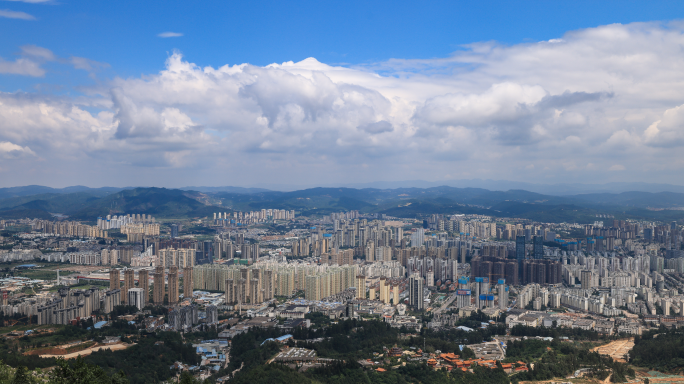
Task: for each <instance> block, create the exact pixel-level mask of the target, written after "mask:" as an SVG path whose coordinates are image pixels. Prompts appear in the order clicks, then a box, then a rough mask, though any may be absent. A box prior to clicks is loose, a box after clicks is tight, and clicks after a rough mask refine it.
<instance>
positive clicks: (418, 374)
mask: <svg viewBox="0 0 684 384" xmlns="http://www.w3.org/2000/svg"><path fill="white" fill-rule="evenodd" d="M231 382H232V383H237V384H267V383H268V384H271V383H276V384H279V383H282V384H312V383H326V384H357V383H360V384H408V383H421V384H443V383H446V384H466V383H467V384H508V383H510V380H509V378H508V375H507V374H506V373H505V372H504V371H503V369H501V368H496V369H489V368H483V367H475V368H474V372H473V373H470V372H462V371H460V370H454V371H452V372H451V373H449V372H447V371H446V370H439V371H435V370H433V369H432V368H429V367H428V366H427V365H425V364H410V365H406V366H403V367H399V368H397V369H392V370H388V371H387V372H377V371H374V370H363V369H361V368H360V367H359V366H358V364H356V363H346V364H342V363H340V364H333V365H329V366H325V367H322V368H316V369H310V370H308V371H306V372H305V373H299V372H297V371H295V370H293V369H291V368H288V367H286V366H283V365H279V364H269V365H261V366H258V367H255V368H254V369H252V370H250V371H248V372H245V373H244V374H242V375H238V376H237V377H236V378H235V379H234V380H233V381H231Z"/></svg>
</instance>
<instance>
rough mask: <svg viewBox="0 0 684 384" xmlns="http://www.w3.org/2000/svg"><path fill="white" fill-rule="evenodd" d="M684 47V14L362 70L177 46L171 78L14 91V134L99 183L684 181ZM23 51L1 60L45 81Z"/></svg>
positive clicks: (37, 154)
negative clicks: (210, 63)
mask: <svg viewBox="0 0 684 384" xmlns="http://www.w3.org/2000/svg"><path fill="white" fill-rule="evenodd" d="M160 36H161V34H160ZM683 44H684V24H681V23H669V24H663V23H634V24H628V25H620V24H614V25H606V26H601V27H597V28H590V29H583V30H577V31H572V32H568V33H566V34H565V35H564V36H562V38H560V39H554V40H551V41H542V42H536V43H525V44H518V45H512V46H504V45H499V44H496V43H476V44H472V45H469V46H466V47H463V49H462V50H460V51H458V52H456V53H454V54H453V55H451V56H449V57H446V58H441V59H431V60H401V59H393V60H389V61H386V62H382V63H373V64H369V65H360V66H352V67H339V66H331V65H328V64H324V63H320V62H318V61H317V60H316V59H314V58H308V59H305V60H302V61H299V62H285V63H281V64H271V65H268V66H265V67H258V66H254V65H250V64H240V65H225V66H222V67H219V68H213V67H200V66H198V65H196V64H193V63H192V62H191V61H190V59H188V58H184V57H183V56H182V54H181V53H177V52H176V53H173V54H172V55H171V56H169V57H168V59H167V61H166V64H165V68H164V69H163V70H162V71H160V72H159V73H156V74H148V75H145V76H142V77H139V78H125V79H124V78H115V79H113V80H111V81H109V82H108V83H106V84H105V85H102V86H99V87H98V88H97V89H92V90H91V92H90V93H89V94H90V96H88V97H80V98H68V97H64V98H50V97H45V96H41V95H32V94H24V93H4V94H0V126H3V127H7V128H6V129H3V130H2V131H0V143H9V144H11V145H12V146H11V147H10V146H8V145H9V144H4V145H6V146H7V148H15V147H14V146H17V147H18V148H22V151H24V150H23V149H24V148H26V150H25V151H31V153H32V155H31V156H14V157H13V158H12V160H11V161H15V162H17V164H20V163H21V164H24V166H26V164H30V166H32V167H33V168H32V169H35V175H45V177H56V176H54V175H55V173H54V172H52V173H50V172H48V170H50V169H51V167H52V168H57V167H60V170H59V172H57V174H58V175H59V176H60V177H63V178H67V179H69V180H70V181H69V182H66V184H70V183H71V184H73V183H77V182H80V183H84V182H85V181H79V179H77V178H76V177H77V176H76V173H78V174H80V175H83V174H89V176H88V177H91V180H97V181H96V182H95V184H100V185H102V184H110V185H116V184H120V185H124V184H134V183H146V184H150V183H155V184H157V185H170V186H181V185H190V184H192V185H198V184H202V185H252V184H258V183H264V182H273V183H288V184H323V183H325V184H327V183H348V182H365V181H374V180H414V179H428V180H443V179H461V178H493V179H509V180H519V181H534V182H570V181H575V182H605V181H633V180H639V181H658V182H670V183H678V180H679V179H681V176H684V174H683V173H684V172H683V171H682V170H684V167H683V165H684V164H682V163H683V162H684V156H682V155H681V154H680V153H681V152H682V151H681V147H682V146H684V127H683V124H684V87H682V85H683V84H684V71H682V70H681V63H682V62H684V51H682V50H681V49H680V47H681V46H682V45H683ZM22 50H23V52H24V59H26V60H35V61H36V62H40V60H43V61H50V60H55V59H54V58H53V56H51V55H52V53H51V52H50V51H48V50H42V49H38V47H32V46H29V47H23V48H22ZM75 59H76V58H72V59H71V63H72V65H74V66H76V68H79V67H80V68H83V69H88V68H93V67H94V64H90V63H89V61H79V60H75ZM19 60H23V59H18V60H17V62H6V61H0V72H2V73H18V74H25V75H29V76H42V75H43V73H42V72H41V69H40V67H37V68H33V69H31V67H30V66H27V65H26V64H25V63H19ZM83 60H87V59H83ZM12 71H14V72H12ZM13 151H15V152H16V151H19V150H18V149H13ZM69 166H71V169H72V170H73V174H72V173H70V172H67V171H65V169H66V168H67V167H69ZM10 168H11V167H3V172H11V170H10V171H8V169H10ZM31 175H34V174H33V173H29V176H30V177H33V176H31ZM105 175H106V176H105ZM29 176H27V177H29ZM36 182H37V181H36ZM17 183H20V182H17ZM15 184H16V183H15Z"/></svg>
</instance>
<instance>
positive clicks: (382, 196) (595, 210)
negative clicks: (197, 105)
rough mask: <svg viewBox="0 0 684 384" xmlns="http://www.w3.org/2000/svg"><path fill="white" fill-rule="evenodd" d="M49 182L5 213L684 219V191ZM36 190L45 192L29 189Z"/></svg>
mask: <svg viewBox="0 0 684 384" xmlns="http://www.w3.org/2000/svg"><path fill="white" fill-rule="evenodd" d="M45 188H46V187H40V186H29V187H21V188H15V189H11V190H12V191H10V192H8V194H13V195H19V196H12V197H6V198H0V218H17V217H51V216H50V214H57V213H59V214H64V215H67V216H69V217H71V218H74V219H78V220H88V221H92V220H95V218H97V217H98V216H104V215H107V214H123V213H146V214H152V215H154V216H156V217H159V218H190V217H206V216H211V215H212V213H213V212H219V211H221V212H227V211H231V210H240V211H252V210H260V209H268V208H276V209H288V210H296V211H298V212H299V213H300V215H301V214H303V215H311V214H329V213H331V212H341V211H348V210H359V211H361V212H366V213H384V214H388V215H392V216H399V217H422V216H423V215H429V214H458V213H461V214H483V215H491V216H496V217H519V218H527V219H530V220H536V221H542V222H563V221H566V222H577V223H591V222H593V221H594V220H597V215H598V214H601V215H605V214H609V215H613V216H615V217H616V218H621V217H622V218H625V217H634V218H643V219H648V220H665V221H670V220H678V221H679V220H684V211H682V210H678V208H681V207H684V193H678V192H657V193H653V192H635V191H629V192H622V193H607V192H603V193H584V194H575V195H564V196H559V195H552V194H542V193H538V192H532V191H529V190H523V189H510V190H506V191H498V190H489V189H485V188H472V187H468V188H456V187H451V186H435V187H430V188H415V187H402V188H393V189H381V188H363V189H356V188H346V187H336V188H327V187H326V188H323V187H318V188H309V189H303V190H296V191H289V192H282V191H272V190H266V189H259V188H239V187H216V188H214V187H187V188H184V189H166V188H132V189H130V188H126V189H120V190H117V191H112V190H111V189H107V188H87V187H70V188H65V189H62V190H60V192H59V193H55V192H54V190H53V192H48V193H45V191H46V189H45ZM84 188H85V189H84ZM5 190H7V189H5ZM47 190H48V191H49V190H52V189H47ZM64 190H71V191H75V192H72V193H67V192H64ZM198 190H199V191H198ZM31 191H33V192H36V191H38V192H40V193H38V194H34V195H26V194H28V193H30V192H31ZM5 192H7V191H5Z"/></svg>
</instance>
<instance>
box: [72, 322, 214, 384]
mask: <svg viewBox="0 0 684 384" xmlns="http://www.w3.org/2000/svg"><path fill="white" fill-rule="evenodd" d="M136 342H137V344H136V345H134V346H132V347H130V348H128V349H125V350H121V351H111V350H102V351H98V352H94V353H92V354H91V355H89V356H87V357H86V358H85V361H86V362H88V363H91V364H94V365H97V366H100V367H102V368H103V369H104V370H105V371H106V372H107V373H109V374H113V373H115V372H118V371H123V372H125V373H126V376H127V378H128V379H129V380H130V382H131V384H142V383H158V382H161V381H164V380H167V379H169V378H170V377H171V376H172V375H173V373H174V372H173V371H172V370H171V369H170V367H171V366H172V365H173V363H175V362H176V361H182V362H184V363H187V364H199V363H200V358H199V356H198V355H197V354H196V353H195V349H194V348H193V347H192V345H191V344H189V343H185V342H183V340H182V339H181V335H180V334H179V333H177V332H159V333H156V334H155V333H151V334H147V335H144V336H143V337H140V338H139V339H138V340H137V341H136Z"/></svg>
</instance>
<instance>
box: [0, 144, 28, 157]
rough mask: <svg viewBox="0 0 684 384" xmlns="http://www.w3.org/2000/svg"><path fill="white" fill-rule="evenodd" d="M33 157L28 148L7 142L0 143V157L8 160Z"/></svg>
mask: <svg viewBox="0 0 684 384" xmlns="http://www.w3.org/2000/svg"><path fill="white" fill-rule="evenodd" d="M35 155H36V154H35V153H33V151H32V150H31V148H29V147H22V146H20V145H16V144H13V143H10V142H9V141H0V157H3V158H5V159H8V158H19V157H23V156H35Z"/></svg>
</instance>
